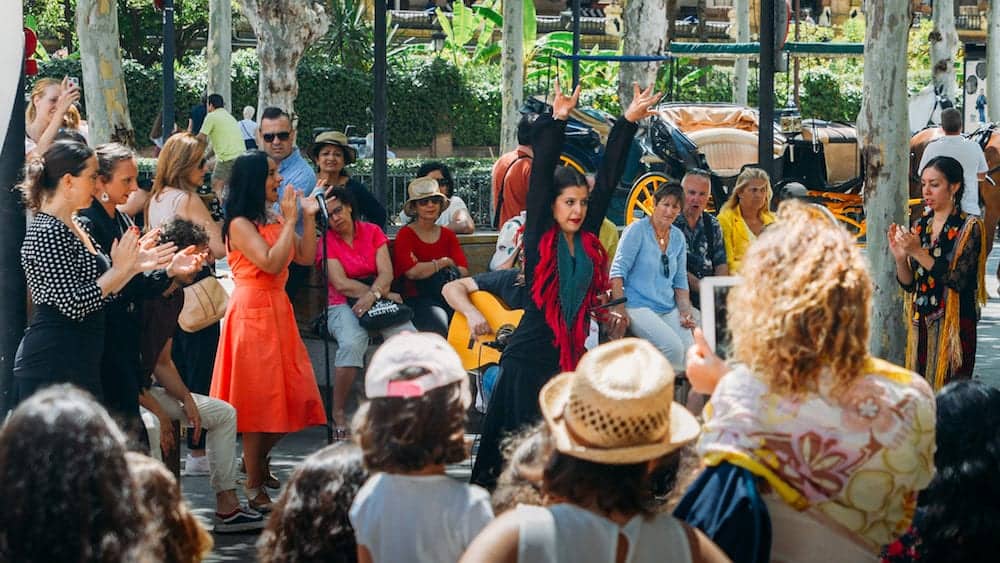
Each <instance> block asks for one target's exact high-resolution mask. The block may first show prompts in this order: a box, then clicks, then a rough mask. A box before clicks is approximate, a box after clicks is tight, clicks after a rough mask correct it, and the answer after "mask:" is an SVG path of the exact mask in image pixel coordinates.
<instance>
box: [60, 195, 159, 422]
mask: <svg viewBox="0 0 1000 563" xmlns="http://www.w3.org/2000/svg"><path fill="white" fill-rule="evenodd" d="M80 215H81V218H80V220H81V222H82V223H83V224H84V226H85V227H87V228H88V230H89V231H90V234H91V236H93V237H94V239H95V240H96V241H97V244H98V245H100V247H101V248H102V249H110V248H111V244H112V243H113V242H114V241H115V240H116V239H120V238H121V237H122V235H123V234H125V231H126V230H127V229H128V228H129V227H131V226H132V225H133V223H132V220H131V219H129V218H128V217H127V216H126V215H124V214H122V213H120V212H118V211H115V216H114V217H110V216H109V215H108V213H107V212H106V211H105V210H104V207H103V206H102V205H101V204H100V202H98V201H97V200H96V199H95V200H94V201H93V202H92V203H91V205H90V207H89V208H87V209H85V210H83V211H81V212H80ZM169 285H170V279H169V278H168V277H167V275H166V272H165V271H164V270H157V271H154V272H150V273H148V274H140V275H137V276H135V277H133V278H132V279H131V280H129V282H128V284H126V285H125V287H123V288H122V290H121V291H120V292H118V294H117V298H116V299H115V300H114V301H112V302H111V303H109V304H108V306H107V307H105V322H104V326H105V338H104V347H103V350H104V351H103V354H102V356H101V385H102V388H103V393H104V399H103V403H104V405H105V406H106V407H107V408H108V411H110V412H111V414H112V416H114V417H115V418H117V419H119V422H120V423H121V424H122V427H123V428H124V429H125V430H126V432H127V433H129V434H130V435H133V436H142V434H143V432H142V428H143V425H142V420H141V418H140V417H139V393H140V392H141V390H142V388H143V387H144V386H146V385H147V384H146V383H145V382H146V381H147V380H148V377H143V374H142V373H141V370H140V369H139V353H140V350H139V342H140V332H141V330H142V322H141V319H142V303H143V301H144V300H145V299H147V298H149V297H153V296H155V295H157V294H159V293H162V292H163V291H165V290H166V289H167V287H168V286H169Z"/></svg>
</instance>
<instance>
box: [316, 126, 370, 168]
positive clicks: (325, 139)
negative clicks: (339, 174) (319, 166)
mask: <svg viewBox="0 0 1000 563" xmlns="http://www.w3.org/2000/svg"><path fill="white" fill-rule="evenodd" d="M324 145H333V146H336V147H340V149H341V150H342V151H344V166H347V165H348V164H351V163H353V162H354V161H356V160H357V159H358V151H357V150H355V149H354V147H352V146H351V145H350V144H349V143H348V142H347V135H345V134H343V133H341V132H340V131H325V132H323V133H320V134H319V135H316V138H315V139H313V144H312V145H311V146H310V147H309V156H311V157H312V159H313V162H316V161H317V160H318V159H319V151H320V149H322V148H323V146H324Z"/></svg>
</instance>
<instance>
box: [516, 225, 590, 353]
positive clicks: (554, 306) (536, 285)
mask: <svg viewBox="0 0 1000 563" xmlns="http://www.w3.org/2000/svg"><path fill="white" fill-rule="evenodd" d="M580 235H581V236H580V238H579V241H580V242H581V245H580V246H581V248H577V249H576V251H577V252H579V251H580V250H583V252H584V253H586V255H587V257H588V258H589V259H590V261H591V262H592V263H593V265H594V279H593V281H592V282H591V284H590V287H589V288H587V293H586V295H585V296H584V298H583V302H582V303H581V304H580V307H579V309H578V310H577V311H575V313H573V314H571V315H564V314H563V310H562V303H561V301H560V299H559V260H558V254H559V252H558V243H559V239H558V238H557V237H560V236H562V234H561V231H560V229H559V228H558V226H553V227H552V228H551V229H549V230H548V231H547V232H546V233H545V234H543V235H542V238H541V241H539V245H538V264H537V265H536V266H535V272H534V278H533V282H532V286H531V299H532V301H533V302H534V303H535V305H536V306H537V307H538V309H539V310H540V311H541V312H542V314H543V315H544V316H545V323H546V324H548V325H549V328H550V329H552V334H553V335H555V338H554V339H553V342H552V344H553V346H555V348H556V349H557V350H559V367H560V369H562V370H563V371H571V370H573V369H574V368H576V363H577V362H578V361H580V357H581V356H583V353H584V351H585V350H584V342H585V341H586V339H587V333H588V332H589V330H590V322H589V314H588V311H590V309H591V308H593V307H595V306H597V305H598V300H597V296H598V294H599V293H601V292H603V291H605V290H607V288H608V284H609V280H608V254H607V252H605V250H604V247H603V246H601V241H600V239H598V238H597V236H596V235H594V234H593V233H591V232H589V231H583V232H581V233H580ZM566 318H571V319H573V320H572V323H571V324H570V323H567V321H566Z"/></svg>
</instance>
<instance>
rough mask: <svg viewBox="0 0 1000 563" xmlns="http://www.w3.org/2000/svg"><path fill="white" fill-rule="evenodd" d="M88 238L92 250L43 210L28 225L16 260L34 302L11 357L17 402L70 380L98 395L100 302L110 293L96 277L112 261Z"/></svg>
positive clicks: (102, 324)
mask: <svg viewBox="0 0 1000 563" xmlns="http://www.w3.org/2000/svg"><path fill="white" fill-rule="evenodd" d="M75 220H76V221H77V224H78V225H80V224H81V223H80V222H79V220H78V219H75ZM84 230H85V231H86V229H84ZM91 241H92V243H93V245H94V247H95V248H96V249H97V254H93V253H91V252H90V251H89V250H88V249H87V246H86V245H84V244H83V242H82V241H81V240H80V239H79V238H77V236H76V234H75V233H74V232H73V231H72V230H71V229H70V228H69V227H68V226H67V225H66V224H65V223H63V222H62V221H60V220H59V219H57V218H56V217H53V216H52V215H49V214H47V213H43V212H39V213H38V214H36V215H35V219H34V221H32V222H31V224H30V225H29V226H28V230H27V233H26V234H25V237H24V243H23V244H22V245H21V266H22V267H23V268H24V274H25V278H26V280H27V284H28V290H29V291H30V293H31V301H32V303H33V304H34V308H33V310H32V314H31V320H30V321H29V323H28V328H27V329H26V330H25V331H24V338H22V339H21V344H20V346H18V348H17V355H16V356H15V357H14V378H15V401H16V402H18V403H20V402H21V401H23V400H24V399H26V398H28V397H29V396H30V395H31V394H32V393H34V392H35V391H37V390H38V389H41V388H42V387H45V386H48V385H52V384H54V383H72V384H74V385H77V386H79V387H81V388H82V389H84V390H86V391H88V392H90V393H91V394H92V395H94V396H95V397H96V398H97V399H98V400H100V399H101V398H102V395H103V393H102V386H101V376H100V373H101V354H102V352H103V350H104V331H105V311H104V307H105V305H106V303H107V302H108V301H109V300H110V299H109V298H105V297H102V296H101V288H100V287H99V286H98V285H97V278H99V277H100V276H101V275H102V274H103V273H104V272H105V271H107V270H108V268H110V267H111V261H110V259H109V258H108V257H107V256H106V255H105V254H103V253H102V252H101V250H100V248H101V247H100V245H98V243H97V241H94V240H93V238H91Z"/></svg>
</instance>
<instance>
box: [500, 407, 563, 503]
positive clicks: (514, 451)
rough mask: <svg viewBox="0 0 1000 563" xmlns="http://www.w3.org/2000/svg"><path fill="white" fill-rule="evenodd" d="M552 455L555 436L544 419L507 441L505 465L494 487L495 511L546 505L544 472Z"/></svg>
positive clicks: (504, 452) (504, 446)
mask: <svg viewBox="0 0 1000 563" xmlns="http://www.w3.org/2000/svg"><path fill="white" fill-rule="evenodd" d="M551 455H552V440H551V437H550V435H549V429H548V427H546V426H545V423H544V422H539V423H538V424H536V425H534V426H532V427H530V428H528V429H527V430H524V431H523V432H521V433H519V434H515V435H513V436H511V437H510V438H508V439H507V440H506V441H505V443H504V445H503V458H504V468H503V471H501V472H500V476H499V477H498V478H497V488H496V489H495V490H494V491H493V499H492V501H493V513H494V514H496V515H498V516H499V515H500V514H503V513H504V512H507V511H508V510H513V509H515V508H517V506H518V505H519V504H527V505H532V506H542V505H543V504H545V497H544V496H543V495H542V473H543V472H544V471H545V466H546V465H547V464H548V462H549V457H551Z"/></svg>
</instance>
